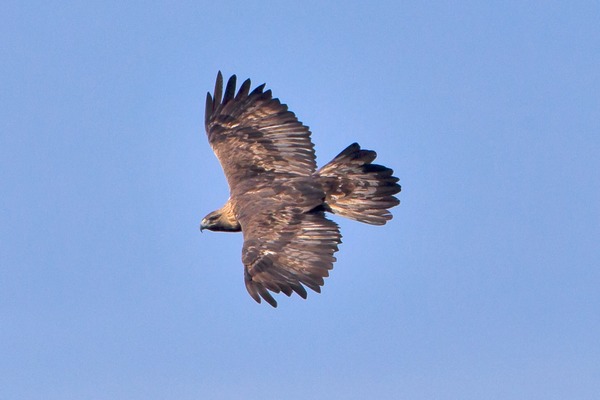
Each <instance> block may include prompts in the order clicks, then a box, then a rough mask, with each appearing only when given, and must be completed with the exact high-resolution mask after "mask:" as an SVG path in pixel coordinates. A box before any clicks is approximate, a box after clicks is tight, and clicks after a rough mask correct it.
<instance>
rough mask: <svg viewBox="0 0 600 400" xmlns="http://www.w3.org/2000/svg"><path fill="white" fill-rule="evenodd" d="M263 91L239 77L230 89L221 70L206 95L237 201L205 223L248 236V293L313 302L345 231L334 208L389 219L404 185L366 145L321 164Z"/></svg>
mask: <svg viewBox="0 0 600 400" xmlns="http://www.w3.org/2000/svg"><path fill="white" fill-rule="evenodd" d="M264 87H265V85H264V84H263V85H261V86H258V87H257V88H255V89H254V90H253V91H252V92H250V80H249V79H248V80H246V81H245V82H244V83H242V85H241V86H240V88H239V90H238V91H237V93H236V76H235V75H233V76H232V77H231V78H229V81H228V82H227V85H226V87H225V92H223V76H222V75H221V72H219V73H218V75H217V81H216V84H215V91H214V93H213V95H211V94H210V93H207V95H206V114H205V127H206V133H207V135H208V141H209V143H210V145H211V147H212V149H213V151H214V152H215V154H216V156H217V158H218V159H219V162H220V163H221V166H222V167H223V171H224V172H225V176H226V178H227V182H228V183H229V189H230V197H229V199H228V200H227V202H226V203H225V205H224V206H223V207H222V208H221V209H219V210H217V211H213V212H211V213H210V214H208V215H207V216H206V217H205V218H204V219H203V220H202V223H201V225H200V229H201V230H204V229H208V230H212V231H222V232H240V231H241V232H242V233H243V235H244V245H243V248H242V262H243V264H244V280H245V283H246V289H247V290H248V293H250V296H252V298H253V299H254V300H256V301H257V302H258V303H260V302H261V299H264V300H265V301H266V302H268V303H269V304H270V305H272V306H273V307H277V302H276V301H275V299H274V298H273V296H272V294H271V292H272V293H280V292H283V293H285V294H286V295H288V296H290V295H291V294H292V293H293V292H296V293H297V294H298V295H300V296H301V297H302V298H306V296H307V292H306V287H308V288H310V289H312V290H314V291H315V292H320V291H321V286H322V285H323V283H324V281H323V279H324V278H325V277H327V276H328V275H329V270H331V269H332V268H333V263H334V261H335V257H334V256H333V255H334V253H335V252H336V251H337V250H338V244H340V243H341V234H340V231H339V228H338V226H337V224H336V223H334V222H333V221H331V220H329V219H327V218H326V217H325V212H331V213H334V214H338V215H341V216H344V217H347V218H351V219H354V220H357V221H361V222H366V223H368V224H373V225H383V224H385V223H386V222H387V221H388V220H390V219H391V218H392V215H391V213H390V212H389V209H390V208H391V207H394V206H396V205H398V203H399V201H398V199H397V198H396V197H394V195H395V194H397V193H399V192H400V185H398V183H397V182H398V178H396V177H394V176H392V174H393V171H392V170H391V169H389V168H386V167H384V166H381V165H377V164H372V162H373V160H375V157H376V156H377V155H376V153H375V152H374V151H371V150H363V149H361V148H360V146H359V145H358V144H357V143H353V144H351V145H350V146H348V147H347V148H346V149H344V150H343V151H342V152H341V153H340V154H339V155H337V156H336V157H335V158H334V159H333V160H332V161H330V162H329V163H328V164H326V165H325V166H323V167H322V168H321V169H319V170H317V164H316V159H315V151H314V145H313V143H312V142H311V140H310V131H309V129H308V127H307V126H305V125H303V124H302V123H301V122H300V121H298V119H297V118H296V115H295V114H294V113H293V112H291V111H289V110H288V108H287V106H286V105H285V104H282V103H281V102H280V101H279V100H278V99H276V98H273V96H272V94H271V91H270V90H266V91H265V90H264Z"/></svg>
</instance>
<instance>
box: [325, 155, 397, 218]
mask: <svg viewBox="0 0 600 400" xmlns="http://www.w3.org/2000/svg"><path fill="white" fill-rule="evenodd" d="M376 157H377V153H375V152H374V151H372V150H362V149H361V148H360V146H359V145H358V143H353V144H351V145H350V146H348V147H346V149H344V151H342V152H341V153H340V154H338V155H337V156H336V157H335V158H334V159H333V160H331V161H330V162H329V163H328V164H326V165H325V166H323V168H321V169H320V170H319V171H317V173H316V174H317V175H318V176H319V178H320V179H321V183H322V184H323V187H324V188H325V206H326V208H327V209H328V211H331V212H333V213H334V214H338V215H342V216H344V217H347V218H350V219H354V220H357V221H361V222H366V223H367V224H372V225H383V224H385V223H386V222H387V221H388V220H390V219H392V214H391V213H390V211H389V208H392V207H394V206H396V205H398V204H399V203H400V201H399V200H398V199H397V198H396V197H394V195H395V194H396V193H399V192H400V185H398V183H397V182H398V178H396V177H395V176H392V174H393V173H394V171H392V170H391V169H389V168H387V167H384V166H382V165H377V164H371V163H372V162H373V160H375V158H376Z"/></svg>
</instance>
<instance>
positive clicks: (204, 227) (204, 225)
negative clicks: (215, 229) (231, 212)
mask: <svg viewBox="0 0 600 400" xmlns="http://www.w3.org/2000/svg"><path fill="white" fill-rule="evenodd" d="M204 229H206V220H205V219H203V220H202V222H200V232H202V231H203V230H204Z"/></svg>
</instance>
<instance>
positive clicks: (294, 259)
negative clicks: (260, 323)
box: [242, 209, 341, 307]
mask: <svg viewBox="0 0 600 400" xmlns="http://www.w3.org/2000/svg"><path fill="white" fill-rule="evenodd" d="M268 211H269V210H268ZM242 224H243V225H244V224H245V225H244V229H243V232H244V247H243V250H242V261H243V263H244V280H245V283H246V289H248V293H250V296H252V298H253V299H254V300H256V301H257V302H259V303H260V302H261V298H263V299H264V300H265V301H267V302H268V303H269V304H270V305H272V306H273V307H277V301H275V299H274V298H273V296H272V295H271V293H269V291H271V292H275V293H279V292H283V293H285V294H286V295H288V296H290V295H291V294H292V292H296V293H297V294H299V295H300V296H301V297H302V298H306V295H307V293H306V289H305V288H304V286H306V287H308V288H310V289H312V290H314V291H315V292H320V291H321V288H320V286H322V285H323V283H324V282H323V278H325V277H327V276H329V270H331V269H332V268H333V263H334V261H335V257H334V256H333V254H334V253H335V252H336V251H337V250H338V244H339V243H341V234H340V231H339V229H338V226H337V224H336V223H335V222H333V221H330V220H328V219H327V218H325V215H324V213H323V212H322V211H312V212H309V213H298V212H295V211H294V210H292V209H282V210H278V211H276V212H269V213H266V212H265V213H261V214H256V215H254V216H253V217H252V218H250V219H249V220H246V221H242ZM303 285H304V286H303Z"/></svg>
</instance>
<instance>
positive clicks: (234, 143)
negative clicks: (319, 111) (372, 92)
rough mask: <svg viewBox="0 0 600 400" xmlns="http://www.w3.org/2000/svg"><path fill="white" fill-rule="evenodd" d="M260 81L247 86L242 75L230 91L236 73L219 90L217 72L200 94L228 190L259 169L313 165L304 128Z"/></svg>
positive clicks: (307, 171) (299, 169)
mask: <svg viewBox="0 0 600 400" xmlns="http://www.w3.org/2000/svg"><path fill="white" fill-rule="evenodd" d="M264 86H265V85H261V86H258V87H257V88H256V89H254V90H253V91H252V92H250V80H249V79H248V80H246V81H245V82H244V83H243V84H242V85H241V87H240V88H239V90H238V92H237V94H236V76H235V75H233V76H232V77H231V78H229V81H228V82H227V86H226V87H225V91H223V76H222V75H221V72H219V74H218V75H217V82H216V84H215V91H214V94H213V95H211V94H210V93H207V95H206V114H205V121H204V123H205V127H206V133H207V135H208V141H209V143H210V145H211V147H212V149H213V151H214V152H215V154H216V156H217V158H218V159H219V162H220V163H221V166H222V167H223V171H224V172H225V176H226V177H227V181H228V183H229V188H230V189H231V191H235V189H236V187H237V186H238V185H239V184H240V183H242V182H244V181H247V180H248V179H250V178H252V177H255V176H256V175H259V174H264V173H286V174H292V175H298V176H308V175H311V174H312V173H313V172H315V170H316V166H317V164H316V160H315V151H314V145H313V143H312V141H311V140H310V131H309V129H308V127H307V126H305V125H303V124H302V123H301V122H300V121H298V118H296V115H295V114H294V113H293V112H291V111H290V110H288V107H287V106H286V105H285V104H282V103H281V102H280V101H279V100H278V99H276V98H273V96H272V94H271V91H270V90H266V91H265V90H264Z"/></svg>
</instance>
